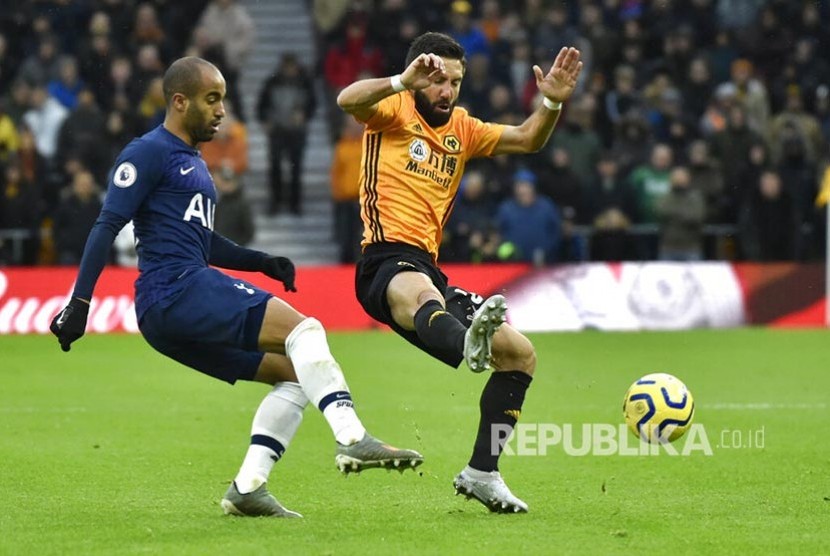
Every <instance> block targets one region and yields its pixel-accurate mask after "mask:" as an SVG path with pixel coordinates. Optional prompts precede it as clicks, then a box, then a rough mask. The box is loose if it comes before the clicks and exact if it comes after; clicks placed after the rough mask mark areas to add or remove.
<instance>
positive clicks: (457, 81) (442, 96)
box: [415, 58, 464, 127]
mask: <svg viewBox="0 0 830 556" xmlns="http://www.w3.org/2000/svg"><path fill="white" fill-rule="evenodd" d="M443 60H444V67H445V71H444V72H443V73H441V74H439V75H436V76H435V77H434V78H433V79H432V84H431V85H430V86H429V87H427V88H426V89H422V90H420V91H415V109H416V110H418V113H419V114H420V115H421V117H422V118H423V119H424V121H425V122H426V123H427V125H429V126H430V127H441V126H443V125H446V123H447V122H449V121H450V118H451V117H452V111H453V110H454V109H455V105H456V104H457V103H458V93H459V91H460V90H461V79H462V78H463V77H464V65H463V63H462V62H461V60H454V59H451V58H444V59H443Z"/></svg>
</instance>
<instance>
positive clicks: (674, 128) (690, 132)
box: [649, 87, 697, 155]
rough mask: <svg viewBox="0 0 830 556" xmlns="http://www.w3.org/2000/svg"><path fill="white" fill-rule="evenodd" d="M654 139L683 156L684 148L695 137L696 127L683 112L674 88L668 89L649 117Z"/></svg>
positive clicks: (681, 102) (680, 97) (678, 93)
mask: <svg viewBox="0 0 830 556" xmlns="http://www.w3.org/2000/svg"><path fill="white" fill-rule="evenodd" d="M649 117H650V120H651V128H652V129H653V130H654V138H655V139H656V140H657V141H659V142H661V143H666V144H668V145H669V146H670V147H671V148H672V150H673V151H674V152H675V153H678V154H683V155H685V150H686V146H687V145H688V144H689V142H691V140H692V139H694V138H696V137H697V125H696V123H695V122H694V121H693V120H692V119H691V118H689V117H687V116H686V114H685V112H684V111H683V97H682V96H681V94H680V91H678V90H677V89H675V88H673V87H672V88H668V89H666V90H664V91H663V92H662V93H661V94H660V99H659V101H658V103H657V106H656V107H655V109H654V110H652V111H651V113H650V115H649Z"/></svg>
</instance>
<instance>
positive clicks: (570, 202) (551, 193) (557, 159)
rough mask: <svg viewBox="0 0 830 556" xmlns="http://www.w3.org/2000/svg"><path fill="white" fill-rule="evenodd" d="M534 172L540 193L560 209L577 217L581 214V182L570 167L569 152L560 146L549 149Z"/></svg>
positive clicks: (582, 196) (582, 193)
mask: <svg viewBox="0 0 830 556" xmlns="http://www.w3.org/2000/svg"><path fill="white" fill-rule="evenodd" d="M535 173H536V175H537V177H538V180H537V191H538V193H539V194H540V195H543V196H545V197H547V198H549V199H550V200H551V201H553V203H554V204H555V205H556V206H557V207H559V208H560V209H561V210H563V211H564V210H565V209H566V208H567V209H569V210H570V211H571V212H572V213H573V214H574V215H575V216H576V217H577V218H580V217H581V216H582V200H583V198H584V192H583V190H582V186H583V184H582V181H581V180H580V179H579V176H577V175H576V173H575V172H574V171H573V168H572V167H571V154H570V152H568V151H567V150H565V149H563V148H561V147H555V148H553V149H551V150H550V151H549V157H548V160H543V161H542V163H541V164H538V165H537V166H536V167H535ZM591 177H593V173H592V174H591ZM589 179H590V178H589Z"/></svg>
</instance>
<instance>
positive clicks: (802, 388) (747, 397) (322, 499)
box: [0, 330, 830, 555]
mask: <svg viewBox="0 0 830 556" xmlns="http://www.w3.org/2000/svg"><path fill="white" fill-rule="evenodd" d="M532 339H533V341H534V343H535V345H536V347H537V350H538V358H539V369H538V371H537V377H536V379H535V381H534V383H533V385H532V388H531V390H530V391H529V393H528V398H527V401H526V403H525V409H524V412H523V415H522V422H523V423H559V424H562V423H572V424H574V426H575V427H579V426H580V425H581V424H582V423H612V424H617V423H620V422H621V420H622V415H621V404H622V396H623V394H624V393H625V391H626V388H627V387H628V386H629V384H630V383H631V382H632V381H634V380H635V379H636V378H638V377H639V376H640V375H643V374H646V373H647V372H652V371H665V372H670V373H673V374H676V375H677V376H679V377H680V378H681V379H682V380H684V381H685V382H686V384H687V385H688V386H689V388H690V390H691V391H692V392H693V394H694V396H695V400H696V403H697V412H696V422H697V423H701V424H703V425H704V426H705V429H706V432H707V438H708V440H709V441H710V443H711V446H712V451H713V455H712V456H706V455H703V454H702V453H700V452H695V453H693V454H692V455H690V456H688V457H672V456H668V455H665V454H661V455H660V456H656V457H648V456H634V457H631V456H621V455H611V456H596V455H594V456H591V455H588V456H583V457H574V456H568V455H566V454H565V453H564V450H563V449H561V447H554V448H551V449H549V450H548V453H547V455H545V456H523V457H520V456H514V457H506V458H503V460H502V465H501V469H502V472H503V473H504V475H505V477H506V478H507V481H508V484H509V485H510V486H511V488H512V489H513V491H514V492H515V493H516V494H517V495H518V496H520V497H521V498H523V499H524V500H525V501H527V502H528V503H529V504H530V513H529V514H527V515H511V516H504V515H491V514H489V513H488V512H487V511H486V510H485V508H484V507H483V506H481V505H479V504H478V503H476V502H472V501H471V502H465V501H464V499H463V498H461V497H454V496H453V490H452V486H451V481H452V477H453V476H454V474H455V473H457V472H458V471H459V470H460V469H461V467H462V466H463V465H464V464H465V463H466V460H467V458H468V456H469V450H470V447H471V445H472V440H473V435H474V432H475V428H476V424H477V420H478V408H477V404H478V395H479V393H480V390H481V387H482V385H483V383H484V381H485V377H483V376H479V375H473V374H472V373H470V372H468V371H463V370H462V371H452V370H450V369H448V368H445V367H443V366H442V365H441V364H439V363H436V362H434V361H432V360H431V359H430V358H429V357H427V356H426V355H424V354H421V353H419V352H417V351H416V350H415V348H412V347H410V346H409V345H408V344H406V343H405V342H403V341H402V340H401V339H399V338H397V337H395V336H394V335H391V334H388V333H381V332H377V333H360V334H330V342H331V345H332V351H333V352H334V354H335V356H336V357H337V358H338V359H339V361H340V362H341V365H342V366H343V368H344V370H345V372H346V375H347V378H348V379H349V383H350V386H351V388H352V392H353V395H354V399H355V402H356V404H357V408H358V411H359V412H360V414H361V416H362V419H363V421H364V423H365V424H366V425H367V427H368V428H369V430H371V431H372V433H373V434H375V435H376V436H378V437H380V438H383V439H385V440H387V441H389V442H392V443H396V444H398V445H404V446H407V447H413V448H416V449H419V450H420V451H421V452H422V453H423V454H424V455H425V457H426V463H425V464H424V466H423V467H422V468H421V470H422V473H421V474H420V475H419V474H416V473H412V472H408V473H407V474H404V475H402V476H401V475H398V474H397V473H387V472H385V471H378V470H371V471H366V472H364V473H362V474H361V475H359V476H350V477H348V478H345V477H343V476H341V475H339V474H338V473H337V472H336V470H335V468H334V457H333V456H334V444H333V440H332V439H331V435H330V433H329V431H328V428H327V427H326V425H325V422H324V420H323V419H322V416H320V415H319V412H317V411H316V410H315V409H314V408H309V409H308V410H307V411H306V416H305V422H304V424H303V425H302V427H301V428H300V431H299V434H298V435H297V438H296V439H295V441H294V443H293V444H292V445H291V447H290V448H289V450H288V452H287V453H286V455H285V457H284V458H283V460H282V461H281V462H280V463H278V464H277V466H276V468H275V473H274V474H273V475H272V480H271V483H270V486H271V489H272V491H273V492H274V493H275V494H276V496H277V497H278V498H279V499H280V500H281V501H282V502H283V503H284V504H285V505H286V506H288V507H289V508H292V509H294V510H297V511H299V512H301V513H303V514H304V515H305V518H304V519H302V520H275V519H241V518H232V517H226V516H223V515H222V512H221V509H220V507H219V499H220V498H221V495H222V494H223V493H224V491H225V489H226V488H227V485H228V483H229V481H230V480H231V479H232V478H233V476H234V475H235V474H236V471H237V468H238V466H239V464H240V462H241V458H242V456H243V454H244V451H245V449H246V446H247V437H248V431H249V427H250V421H251V418H252V416H253V413H254V411H255V409H256V407H257V405H258V403H259V401H260V399H261V398H262V396H263V395H264V393H265V392H266V387H264V386H261V385H251V384H240V385H237V386H236V387H233V388H231V387H229V386H227V385H225V384H223V383H220V382H218V381H215V380H211V379H208V378H206V377H204V376H202V375H200V374H199V373H196V372H194V371H191V370H188V369H186V368H184V367H181V366H179V365H178V364H176V363H174V362H173V361H170V360H168V359H166V358H164V357H162V356H161V355H159V354H157V353H155V352H154V351H153V350H152V349H151V348H150V347H149V346H148V345H146V344H145V343H144V341H143V340H142V339H141V338H140V337H138V336H89V337H86V338H84V339H83V340H81V341H80V342H78V343H77V344H75V347H73V349H72V352H71V353H69V354H64V353H61V352H60V350H59V348H58V346H57V342H56V341H55V340H54V339H53V338H51V337H36V336H27V337H0V423H2V431H3V432H2V434H0V496H2V498H0V499H2V506H3V507H2V510H0V554H138V553H151V554H176V555H178V554H321V555H323V554H332V555H340V554H380V553H400V554H416V553H417V554H497V553H499V554H518V553H522V554H554V553H567V554H579V553H582V554H610V553H630V554H635V553H636V554H661V553H668V552H672V553H682V554H710V553H731V554H743V553H750V552H752V553H756V554H757V553H770V554H793V553H804V554H818V553H827V552H828V551H830V450H828V448H827V438H826V437H825V436H824V433H825V432H826V428H827V423H828V422H829V421H830V373H829V372H828V371H830V364H828V357H827V339H828V335H827V332H824V331H799V332H782V331H772V330H738V331H729V332H720V331H718V332H714V331H699V332H684V333H662V334H657V333H655V334H650V333H649V334H646V333H641V334H601V333H583V334H560V335H534V336H532ZM758 430H763V434H764V447H763V448H758V447H755V448H747V447H740V448H739V447H735V446H734V445H732V444H734V442H735V441H736V440H738V441H740V443H744V444H746V443H748V442H749V438H750V437H753V435H756V434H757V431H758ZM724 431H726V432H724ZM735 431H740V432H739V433H737V434H736V433H735ZM632 438H633V437H632ZM723 440H726V441H727V443H726V444H729V445H721V443H722V441H723ZM681 442H682V440H681Z"/></svg>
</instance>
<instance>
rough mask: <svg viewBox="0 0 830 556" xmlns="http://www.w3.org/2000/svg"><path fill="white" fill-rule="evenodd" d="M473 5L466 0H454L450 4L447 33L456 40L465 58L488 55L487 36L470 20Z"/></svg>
mask: <svg viewBox="0 0 830 556" xmlns="http://www.w3.org/2000/svg"><path fill="white" fill-rule="evenodd" d="M472 11H473V5H472V4H470V2H468V1H467V0H455V1H454V2H452V4H450V29H449V31H448V34H449V35H450V36H451V37H452V38H454V39H455V40H456V41H458V44H460V45H461V46H462V47H463V48H464V52H466V53H467V58H472V57H473V56H476V55H478V54H483V55H485V56H487V57H489V56H490V44H489V42H488V41H487V36H486V35H485V34H484V33H483V32H482V30H481V29H479V28H478V27H477V26H476V25H473V22H472V13H471V12H472Z"/></svg>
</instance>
